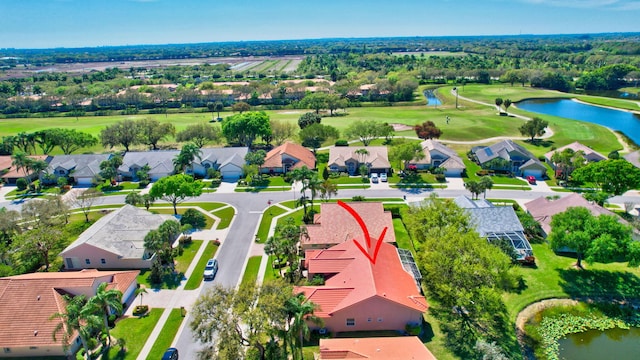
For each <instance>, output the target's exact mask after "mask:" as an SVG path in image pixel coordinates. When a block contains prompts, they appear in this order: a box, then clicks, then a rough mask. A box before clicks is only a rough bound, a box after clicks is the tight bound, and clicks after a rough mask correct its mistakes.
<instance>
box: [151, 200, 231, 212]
mask: <svg viewBox="0 0 640 360" xmlns="http://www.w3.org/2000/svg"><path fill="white" fill-rule="evenodd" d="M227 205H229V204H226V203H220V202H185V203H182V204H180V206H197V207H199V208H201V209H202V210H204V211H208V212H212V211H213V210H216V209H219V208H221V207H223V206H227ZM157 206H160V205H157ZM165 206H166V205H165Z"/></svg>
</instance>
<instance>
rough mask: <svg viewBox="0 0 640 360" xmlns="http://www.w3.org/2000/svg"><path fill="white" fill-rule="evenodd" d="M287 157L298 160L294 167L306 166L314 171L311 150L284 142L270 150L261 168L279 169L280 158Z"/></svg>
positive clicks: (314, 162) (313, 159) (313, 158)
mask: <svg viewBox="0 0 640 360" xmlns="http://www.w3.org/2000/svg"><path fill="white" fill-rule="evenodd" d="M285 154H286V155H289V156H290V157H293V158H295V159H298V161H297V162H296V164H295V165H294V167H302V166H306V167H308V168H309V169H315V167H316V157H315V156H314V155H313V152H311V150H309V149H307V148H306V147H304V146H302V145H298V144H296V143H292V142H286V143H284V144H282V145H280V146H278V147H275V148H273V149H271V151H269V152H268V153H267V156H266V157H265V158H264V164H263V165H262V167H263V168H281V167H282V156H283V155H285Z"/></svg>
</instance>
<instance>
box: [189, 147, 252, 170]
mask: <svg viewBox="0 0 640 360" xmlns="http://www.w3.org/2000/svg"><path fill="white" fill-rule="evenodd" d="M200 151H202V155H201V156H200V159H197V158H196V160H195V161H194V163H195V164H201V163H202V162H204V161H210V162H212V163H218V164H220V166H222V165H226V164H229V163H231V164H234V165H237V166H238V167H240V168H242V166H243V165H244V164H245V163H246V161H245V160H244V158H245V156H247V153H248V152H249V148H247V147H226V148H202V149H200Z"/></svg>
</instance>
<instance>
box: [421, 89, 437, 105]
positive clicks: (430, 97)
mask: <svg viewBox="0 0 640 360" xmlns="http://www.w3.org/2000/svg"><path fill="white" fill-rule="evenodd" d="M423 94H424V97H426V98H427V106H438V105H442V102H440V99H438V97H436V95H435V94H434V93H433V90H425V91H424V92H423Z"/></svg>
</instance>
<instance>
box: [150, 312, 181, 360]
mask: <svg viewBox="0 0 640 360" xmlns="http://www.w3.org/2000/svg"><path fill="white" fill-rule="evenodd" d="M183 320H184V318H183V317H182V310H181V309H171V313H169V318H167V322H165V324H164V326H163V327H162V331H160V335H158V338H157V339H156V342H154V343H153V347H152V348H151V351H150V352H149V356H147V359H161V358H162V355H163V354H164V352H165V351H166V350H167V349H168V348H170V347H171V343H172V342H173V338H174V337H175V336H176V334H177V333H178V329H179V328H180V325H182V321H183Z"/></svg>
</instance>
